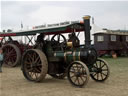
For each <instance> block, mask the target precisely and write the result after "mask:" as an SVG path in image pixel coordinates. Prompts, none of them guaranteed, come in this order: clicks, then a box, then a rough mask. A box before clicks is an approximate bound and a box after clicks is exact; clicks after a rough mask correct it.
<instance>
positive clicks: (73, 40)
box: [22, 16, 110, 87]
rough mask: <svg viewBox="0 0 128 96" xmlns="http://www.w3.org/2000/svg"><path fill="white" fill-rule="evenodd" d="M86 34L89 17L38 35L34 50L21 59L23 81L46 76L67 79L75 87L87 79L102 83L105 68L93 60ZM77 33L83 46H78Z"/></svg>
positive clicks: (91, 49)
mask: <svg viewBox="0 0 128 96" xmlns="http://www.w3.org/2000/svg"><path fill="white" fill-rule="evenodd" d="M90 30H91V26H90V16H85V17H83V22H79V23H72V24H67V25H63V26H58V27H55V28H52V29H50V28H49V29H47V30H46V28H45V29H44V30H43V31H39V33H40V35H39V36H38V37H37V41H36V44H35V45H34V47H33V48H32V49H28V50H26V52H24V55H23V56H22V72H23V75H24V76H25V78H26V79H27V80H30V81H34V82H41V81H43V79H44V78H45V76H46V74H49V75H50V76H52V77H53V78H57V79H64V78H67V79H68V80H69V82H70V83H71V84H72V85H74V86H76V87H83V86H84V85H86V84H87V83H88V80H89V78H90V77H91V78H92V79H93V80H95V81H98V82H103V81H105V80H106V79H107V78H108V76H109V73H110V72H109V67H108V64H107V62H106V61H104V60H102V59H99V58H98V57H97V52H96V50H95V49H94V48H93V46H92V45H91V40H90ZM79 33H83V35H84V36H83V37H84V42H85V44H83V45H80V39H82V38H80V37H79ZM46 36H47V37H48V39H45V37H46ZM66 37H68V39H67V38H66ZM46 80H47V79H46Z"/></svg>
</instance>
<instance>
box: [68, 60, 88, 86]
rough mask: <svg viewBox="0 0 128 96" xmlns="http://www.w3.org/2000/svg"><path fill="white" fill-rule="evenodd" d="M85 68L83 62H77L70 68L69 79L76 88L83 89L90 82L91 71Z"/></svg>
mask: <svg viewBox="0 0 128 96" xmlns="http://www.w3.org/2000/svg"><path fill="white" fill-rule="evenodd" d="M85 66H86V65H85V64H84V65H83V63H82V64H81V62H80V63H79V62H75V63H73V64H71V65H70V66H69V68H68V69H69V70H68V79H69V81H70V82H71V83H72V84H73V85H75V86H76V87H83V86H84V85H85V84H87V82H88V80H89V71H88V68H87V67H85Z"/></svg>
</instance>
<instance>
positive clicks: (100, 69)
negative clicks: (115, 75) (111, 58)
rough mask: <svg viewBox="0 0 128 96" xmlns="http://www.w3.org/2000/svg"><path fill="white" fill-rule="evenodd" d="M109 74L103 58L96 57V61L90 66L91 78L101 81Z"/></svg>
mask: <svg viewBox="0 0 128 96" xmlns="http://www.w3.org/2000/svg"><path fill="white" fill-rule="evenodd" d="M109 74H110V70H109V66H108V64H107V62H106V61H105V60H102V59H97V61H96V63H95V64H94V65H93V67H92V72H91V74H90V76H91V77H92V79H93V80H95V81H99V82H103V81H105V80H106V79H107V78H108V77H109Z"/></svg>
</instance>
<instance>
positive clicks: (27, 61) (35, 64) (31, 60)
mask: <svg viewBox="0 0 128 96" xmlns="http://www.w3.org/2000/svg"><path fill="white" fill-rule="evenodd" d="M24 68H25V72H26V74H27V77H29V80H32V81H33V80H34V81H36V80H38V79H39V78H40V76H41V70H42V62H41V59H40V57H39V55H38V54H37V53H36V52H34V51H30V52H29V53H28V54H26V56H25V58H24Z"/></svg>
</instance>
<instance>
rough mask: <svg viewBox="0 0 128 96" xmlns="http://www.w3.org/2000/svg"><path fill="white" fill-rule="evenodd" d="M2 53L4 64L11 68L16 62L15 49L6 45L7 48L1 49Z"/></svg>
mask: <svg viewBox="0 0 128 96" xmlns="http://www.w3.org/2000/svg"><path fill="white" fill-rule="evenodd" d="M3 51H4V54H5V60H4V63H5V64H7V65H9V66H13V64H14V63H15V62H16V60H17V53H16V51H15V49H14V48H13V47H12V46H9V45H8V46H6V47H4V48H3Z"/></svg>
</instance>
